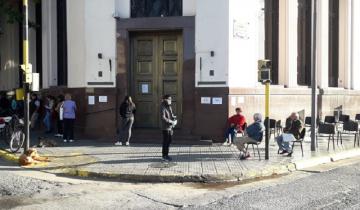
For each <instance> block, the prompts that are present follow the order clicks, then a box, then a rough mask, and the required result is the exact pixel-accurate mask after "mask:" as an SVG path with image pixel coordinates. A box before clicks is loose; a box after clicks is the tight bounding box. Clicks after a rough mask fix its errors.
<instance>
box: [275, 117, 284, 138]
mask: <svg viewBox="0 0 360 210" xmlns="http://www.w3.org/2000/svg"><path fill="white" fill-rule="evenodd" d="M275 126H276V134H277V135H278V136H280V135H281V133H282V131H283V126H282V125H281V120H278V121H276V125H275Z"/></svg>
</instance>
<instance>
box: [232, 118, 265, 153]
mask: <svg viewBox="0 0 360 210" xmlns="http://www.w3.org/2000/svg"><path fill="white" fill-rule="evenodd" d="M264 131H265V126H264V124H263V122H262V116H261V114H260V113H256V114H254V123H253V124H251V125H249V127H247V128H246V130H245V136H243V137H239V138H235V141H234V144H235V145H236V146H237V148H238V149H239V151H240V152H241V153H242V154H241V156H240V157H241V159H246V158H249V157H250V154H249V153H248V152H246V150H245V144H247V143H259V142H261V141H262V138H263V133H264Z"/></svg>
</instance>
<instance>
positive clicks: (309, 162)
mask: <svg viewBox="0 0 360 210" xmlns="http://www.w3.org/2000/svg"><path fill="white" fill-rule="evenodd" d="M356 156H360V149H351V150H347V151H342V152H339V153H334V154H330V155H327V156H321V157H315V158H310V159H306V160H299V161H295V162H293V164H294V166H295V169H296V170H302V169H305V168H310V167H313V166H317V165H321V164H326V163H331V162H336V161H339V160H344V159H349V158H353V157H356Z"/></svg>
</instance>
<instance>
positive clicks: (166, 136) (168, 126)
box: [160, 95, 177, 161]
mask: <svg viewBox="0 0 360 210" xmlns="http://www.w3.org/2000/svg"><path fill="white" fill-rule="evenodd" d="M160 117H161V130H162V133H163V145H162V159H163V161H171V160H172V159H171V158H170V157H169V147H170V144H171V141H172V136H173V134H174V131H173V129H174V127H175V126H176V124H177V120H176V116H175V115H174V113H173V111H172V109H171V96H170V95H165V96H164V97H163V102H162V103H161V107H160Z"/></svg>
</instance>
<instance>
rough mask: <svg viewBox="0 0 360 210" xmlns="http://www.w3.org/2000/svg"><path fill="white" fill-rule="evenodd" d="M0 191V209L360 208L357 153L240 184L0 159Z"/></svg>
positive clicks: (359, 171) (359, 179) (359, 168)
mask: <svg viewBox="0 0 360 210" xmlns="http://www.w3.org/2000/svg"><path fill="white" fill-rule="evenodd" d="M0 196H1V197H0V209H36V210H40V209H197V210H200V209H360V158H357V159H352V160H347V161H340V162H336V163H332V164H329V165H323V166H318V167H314V168H311V169H307V170H306V171H298V172H295V173H293V174H290V175H287V176H281V177H274V178H273V179H267V180H257V181H254V182H250V183H241V184H239V183H226V184H189V183H188V184H134V183H120V182H105V181H99V180H79V179H72V178H67V177H57V176H54V175H52V174H47V173H43V172H38V171H31V170H23V169H21V168H19V167H17V166H14V165H11V164H9V163H7V162H4V161H2V160H0Z"/></svg>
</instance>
